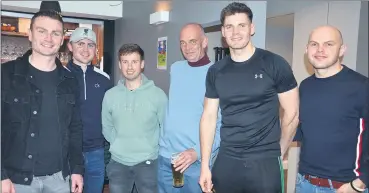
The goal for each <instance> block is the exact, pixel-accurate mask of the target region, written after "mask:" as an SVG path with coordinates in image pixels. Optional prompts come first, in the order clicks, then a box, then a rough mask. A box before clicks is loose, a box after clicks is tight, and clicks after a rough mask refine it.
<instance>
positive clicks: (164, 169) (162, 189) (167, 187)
mask: <svg viewBox="0 0 369 193" xmlns="http://www.w3.org/2000/svg"><path fill="white" fill-rule="evenodd" d="M158 160H159V166H158V169H159V171H158V188H159V193H202V190H201V187H200V185H199V178H200V169H201V164H200V162H199V161H196V162H195V163H193V164H192V165H191V166H190V167H188V168H187V169H186V171H185V172H184V186H183V187H182V188H174V187H173V175H172V167H171V163H170V158H164V157H162V156H159V158H158Z"/></svg>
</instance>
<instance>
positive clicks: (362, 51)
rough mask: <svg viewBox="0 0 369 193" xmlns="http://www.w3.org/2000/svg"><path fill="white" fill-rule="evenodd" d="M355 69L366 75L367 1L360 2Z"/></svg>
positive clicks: (368, 64)
mask: <svg viewBox="0 0 369 193" xmlns="http://www.w3.org/2000/svg"><path fill="white" fill-rule="evenodd" d="M359 26H360V27H359V38H358V39H359V42H358V47H357V60H356V71H358V72H359V73H361V74H362V75H365V76H368V66H369V63H368V2H367V1H366V2H365V1H362V2H361V10H360V24H359Z"/></svg>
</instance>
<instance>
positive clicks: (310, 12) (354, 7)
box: [292, 1, 361, 83]
mask: <svg viewBox="0 0 369 193" xmlns="http://www.w3.org/2000/svg"><path fill="white" fill-rule="evenodd" d="M360 7H361V3H360V1H350V2H349V1H334V2H319V3H316V4H315V5H312V6H308V7H305V8H304V9H301V10H299V11H296V12H295V22H294V24H295V27H294V31H295V33H294V34H295V35H294V42H293V66H292V69H293V71H294V74H295V76H296V79H297V81H298V82H299V83H300V82H301V81H302V80H303V79H305V78H307V77H308V76H309V75H310V73H309V72H311V70H312V69H311V65H310V64H308V62H307V60H306V57H305V48H306V44H307V41H308V37H309V34H310V32H311V31H312V30H313V29H314V28H316V27H318V26H320V25H326V24H329V25H333V26H335V27H337V28H338V29H339V30H340V31H341V32H342V36H343V40H344V43H345V44H346V45H347V46H348V50H347V52H346V54H345V57H344V60H343V63H344V64H345V65H346V66H348V67H349V68H351V69H353V70H356V58H357V54H356V53H357V46H358V34H359V18H360ZM342 10H344V11H342Z"/></svg>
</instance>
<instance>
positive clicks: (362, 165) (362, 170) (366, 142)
mask: <svg viewBox="0 0 369 193" xmlns="http://www.w3.org/2000/svg"><path fill="white" fill-rule="evenodd" d="M362 90H363V91H364V93H363V94H362V96H363V98H362V100H361V101H362V102H363V112H362V115H361V119H360V135H361V136H360V137H359V142H358V145H359V155H358V156H359V160H358V162H357V164H356V166H357V167H356V168H357V170H356V174H358V177H359V178H360V180H361V181H363V182H364V184H365V185H366V187H368V186H369V131H368V123H369V102H368V99H369V84H368V82H366V84H365V86H364V89H362Z"/></svg>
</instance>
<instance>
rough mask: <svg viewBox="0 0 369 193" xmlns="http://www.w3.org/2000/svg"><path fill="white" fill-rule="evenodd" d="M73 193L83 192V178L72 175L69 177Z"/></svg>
mask: <svg viewBox="0 0 369 193" xmlns="http://www.w3.org/2000/svg"><path fill="white" fill-rule="evenodd" d="M71 181H72V187H71V190H72V192H73V193H82V191H83V177H82V176H81V175H79V174H72V177H71Z"/></svg>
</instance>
